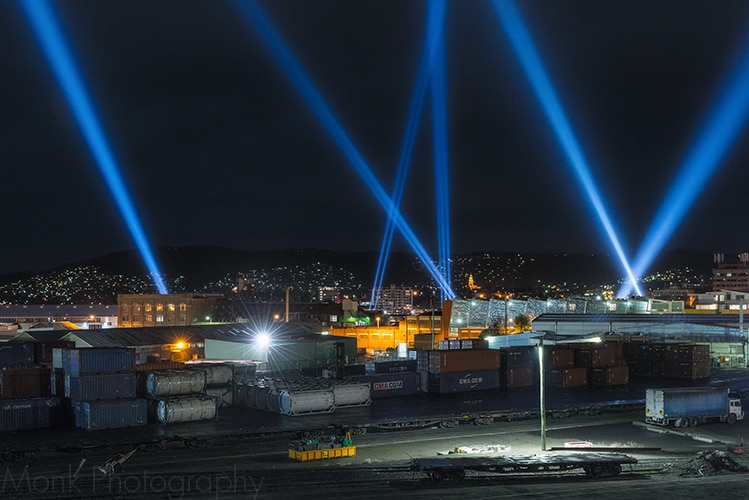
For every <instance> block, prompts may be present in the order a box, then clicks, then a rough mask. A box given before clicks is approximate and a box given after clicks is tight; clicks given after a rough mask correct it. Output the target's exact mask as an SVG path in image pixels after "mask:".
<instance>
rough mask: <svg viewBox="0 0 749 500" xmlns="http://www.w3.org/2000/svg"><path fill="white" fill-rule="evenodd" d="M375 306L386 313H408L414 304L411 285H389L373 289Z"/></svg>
mask: <svg viewBox="0 0 749 500" xmlns="http://www.w3.org/2000/svg"><path fill="white" fill-rule="evenodd" d="M375 296H376V301H375V303H376V304H377V308H378V309H381V310H382V311H386V312H387V314H395V315H398V314H409V313H410V312H411V310H413V306H414V290H413V288H411V287H403V286H395V285H390V286H389V287H388V288H380V289H378V290H376V291H375Z"/></svg>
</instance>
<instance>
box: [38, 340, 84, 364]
mask: <svg viewBox="0 0 749 500" xmlns="http://www.w3.org/2000/svg"><path fill="white" fill-rule="evenodd" d="M74 347H75V342H69V341H67V340H53V341H50V342H34V363H36V364H37V365H49V364H52V362H53V359H52V358H53V354H52V353H53V350H54V349H55V348H58V349H72V348H74ZM58 368H62V365H60V366H59V367H58Z"/></svg>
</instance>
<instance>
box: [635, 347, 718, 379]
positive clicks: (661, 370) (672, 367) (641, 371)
mask: <svg viewBox="0 0 749 500" xmlns="http://www.w3.org/2000/svg"><path fill="white" fill-rule="evenodd" d="M630 344H631V345H630V346H629V347H625V349H624V357H625V358H626V362H627V364H628V365H629V367H630V369H631V371H632V373H633V374H636V375H638V376H640V377H652V378H683V379H690V380H699V379H704V378H707V377H709V376H710V345H709V344H693V343H689V342H664V343H658V344H654V343H650V342H647V343H635V342H632V343H630Z"/></svg>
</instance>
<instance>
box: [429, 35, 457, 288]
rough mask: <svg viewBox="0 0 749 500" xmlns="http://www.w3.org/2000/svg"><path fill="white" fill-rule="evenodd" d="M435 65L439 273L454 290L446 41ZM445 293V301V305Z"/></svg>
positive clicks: (439, 43)
mask: <svg viewBox="0 0 749 500" xmlns="http://www.w3.org/2000/svg"><path fill="white" fill-rule="evenodd" d="M435 53H436V56H435V57H434V62H433V64H432V79H431V82H432V138H433V139H432V141H433V144H432V146H433V148H434V181H435V182H434V185H435V193H436V195H435V198H436V203H437V241H438V248H439V269H440V271H441V272H442V275H443V276H444V277H445V280H446V281H447V283H448V284H450V286H451V287H452V282H451V278H450V277H451V274H452V273H451V270H450V204H449V196H450V194H449V190H448V154H447V105H446V102H447V95H446V94H447V91H446V83H445V40H444V36H442V37H440V38H439V39H438V40H437V46H436V48H435ZM445 299H446V297H445V296H444V291H443V294H442V300H443V301H444V300H445Z"/></svg>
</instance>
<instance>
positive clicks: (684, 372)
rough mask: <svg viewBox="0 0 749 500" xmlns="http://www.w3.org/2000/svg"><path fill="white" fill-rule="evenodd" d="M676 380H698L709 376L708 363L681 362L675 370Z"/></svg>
mask: <svg viewBox="0 0 749 500" xmlns="http://www.w3.org/2000/svg"><path fill="white" fill-rule="evenodd" d="M675 376H676V377H677V378H685V379H692V380H699V379H703V378H708V377H709V376H710V362H709V361H693V362H689V361H681V362H679V365H678V367H677V370H676V374H675Z"/></svg>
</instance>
